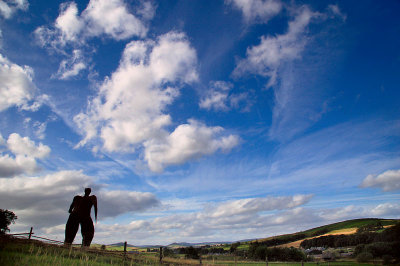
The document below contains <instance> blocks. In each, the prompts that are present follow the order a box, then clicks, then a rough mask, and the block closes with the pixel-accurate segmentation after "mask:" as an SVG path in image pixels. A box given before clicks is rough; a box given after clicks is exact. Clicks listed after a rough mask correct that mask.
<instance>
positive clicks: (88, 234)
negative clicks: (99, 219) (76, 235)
mask: <svg viewBox="0 0 400 266" xmlns="http://www.w3.org/2000/svg"><path fill="white" fill-rule="evenodd" d="M81 227H82V229H81V232H82V246H84V247H89V246H90V243H92V239H93V236H94V225H93V221H92V218H91V217H86V218H84V219H82V222H81Z"/></svg>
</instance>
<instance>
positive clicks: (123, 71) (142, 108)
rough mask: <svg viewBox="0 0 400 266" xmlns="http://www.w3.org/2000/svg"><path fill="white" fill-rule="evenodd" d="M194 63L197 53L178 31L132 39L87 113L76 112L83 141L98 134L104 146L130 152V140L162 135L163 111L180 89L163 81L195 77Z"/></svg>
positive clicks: (165, 118) (167, 119)
mask: <svg viewBox="0 0 400 266" xmlns="http://www.w3.org/2000/svg"><path fill="white" fill-rule="evenodd" d="M195 64H196V53H195V51H194V49H193V48H191V47H190V45H189V43H188V41H187V40H186V37H185V36H184V35H183V34H181V33H174V32H171V33H168V34H165V35H163V36H161V37H160V38H159V39H158V42H157V43H155V42H152V41H132V42H130V43H129V44H128V45H127V46H126V48H125V50H124V53H123V56H122V59H121V62H120V65H119V67H118V69H117V70H116V71H115V72H114V73H113V74H112V76H111V78H107V79H106V80H105V81H104V83H103V84H102V86H101V88H100V90H99V95H98V96H97V97H96V98H95V99H94V100H93V101H92V102H90V105H89V109H88V112H87V114H83V113H81V114H79V115H77V116H76V117H75V121H76V122H77V123H78V125H79V127H80V128H81V129H83V130H84V132H85V133H86V137H85V139H84V140H83V141H82V143H81V144H85V143H86V141H87V140H89V139H91V138H93V137H95V136H96V135H97V134H100V136H101V138H102V140H103V143H104V148H105V149H106V150H107V151H133V149H134V145H136V144H138V143H141V142H143V141H145V140H147V139H149V138H154V137H156V136H157V135H160V134H164V132H163V130H162V128H163V127H164V126H166V125H169V124H170V123H171V118H170V116H169V115H167V114H164V113H163V110H164V109H165V107H166V106H167V105H168V104H170V103H171V102H172V101H173V100H174V98H175V97H176V96H177V95H178V94H179V90H178V89H177V88H173V87H164V86H163V85H164V84H165V83H169V82H171V83H172V82H174V83H179V82H192V81H195V80H196V79H197V74H196V70H195ZM98 128H100V132H98Z"/></svg>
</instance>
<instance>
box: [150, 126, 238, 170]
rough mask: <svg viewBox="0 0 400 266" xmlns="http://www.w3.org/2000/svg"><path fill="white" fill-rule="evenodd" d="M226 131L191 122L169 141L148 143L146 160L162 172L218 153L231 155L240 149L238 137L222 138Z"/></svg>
mask: <svg viewBox="0 0 400 266" xmlns="http://www.w3.org/2000/svg"><path fill="white" fill-rule="evenodd" d="M222 131H223V128H221V127H207V126H205V125H204V124H201V123H199V122H198V121H195V120H192V119H190V120H189V124H182V125H179V126H178V127H177V128H176V129H175V130H174V131H173V132H172V133H171V134H170V135H168V136H167V137H166V138H161V139H153V140H149V141H147V142H145V144H144V146H145V159H146V161H147V162H148V164H149V167H150V169H151V170H152V171H154V172H161V171H162V170H163V169H164V167H165V166H167V165H174V164H182V163H184V162H186V161H188V160H191V159H195V158H199V157H201V156H203V155H209V154H212V153H215V152H216V151H217V150H221V151H229V150H230V149H232V148H233V147H235V146H236V145H238V143H239V137H238V136H235V135H229V136H220V134H221V133H222Z"/></svg>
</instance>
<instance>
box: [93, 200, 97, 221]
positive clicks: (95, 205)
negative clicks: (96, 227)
mask: <svg viewBox="0 0 400 266" xmlns="http://www.w3.org/2000/svg"><path fill="white" fill-rule="evenodd" d="M93 206H94V219H95V221H96V223H97V198H96V196H95V195H93Z"/></svg>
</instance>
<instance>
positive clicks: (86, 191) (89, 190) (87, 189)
mask: <svg viewBox="0 0 400 266" xmlns="http://www.w3.org/2000/svg"><path fill="white" fill-rule="evenodd" d="M90 192H92V189H91V188H90V187H87V188H85V196H89V195H90Z"/></svg>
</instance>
